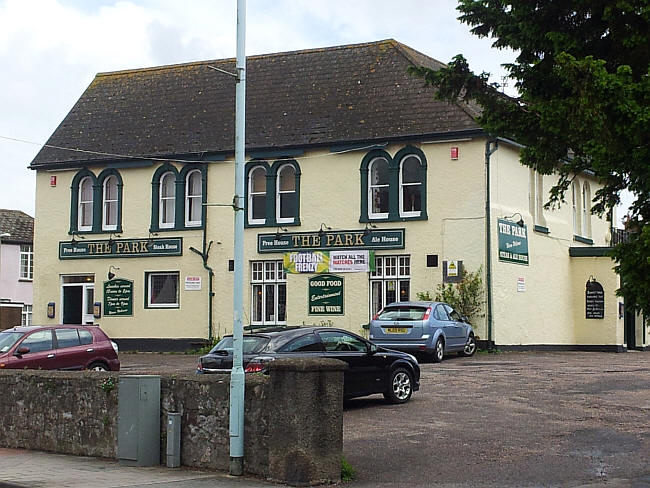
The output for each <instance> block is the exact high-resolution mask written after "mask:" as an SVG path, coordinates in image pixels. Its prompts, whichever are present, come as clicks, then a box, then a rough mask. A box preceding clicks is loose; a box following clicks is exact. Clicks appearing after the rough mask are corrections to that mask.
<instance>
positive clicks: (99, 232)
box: [68, 227, 123, 236]
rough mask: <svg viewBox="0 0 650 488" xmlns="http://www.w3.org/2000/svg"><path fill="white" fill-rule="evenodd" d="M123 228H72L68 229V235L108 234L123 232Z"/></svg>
mask: <svg viewBox="0 0 650 488" xmlns="http://www.w3.org/2000/svg"><path fill="white" fill-rule="evenodd" d="M122 232H123V231H122V228H121V227H119V228H117V229H114V230H103V229H97V230H71V231H68V235H71V236H87V235H108V234H121V233H122Z"/></svg>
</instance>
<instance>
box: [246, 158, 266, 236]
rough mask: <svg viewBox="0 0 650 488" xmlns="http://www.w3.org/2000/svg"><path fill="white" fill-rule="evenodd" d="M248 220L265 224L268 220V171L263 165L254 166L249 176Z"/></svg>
mask: <svg viewBox="0 0 650 488" xmlns="http://www.w3.org/2000/svg"><path fill="white" fill-rule="evenodd" d="M248 181H249V189H248V221H249V222H250V223H251V224H263V223H264V222H265V221H266V171H265V170H264V168H263V167H262V166H258V167H256V168H254V169H253V170H252V171H251V172H250V173H249V176H248Z"/></svg>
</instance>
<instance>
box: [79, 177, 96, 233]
mask: <svg viewBox="0 0 650 488" xmlns="http://www.w3.org/2000/svg"><path fill="white" fill-rule="evenodd" d="M77 216H78V218H79V222H78V225H77V230H85V231H89V230H92V229H93V180H92V179H91V178H90V177H89V176H87V177H85V178H83V179H82V180H81V182H80V183H79V207H78V212H77Z"/></svg>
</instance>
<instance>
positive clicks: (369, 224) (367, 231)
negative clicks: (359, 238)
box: [363, 222, 377, 237]
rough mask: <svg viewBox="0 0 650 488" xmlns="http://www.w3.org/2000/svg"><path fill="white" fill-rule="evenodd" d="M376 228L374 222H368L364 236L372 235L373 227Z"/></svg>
mask: <svg viewBox="0 0 650 488" xmlns="http://www.w3.org/2000/svg"><path fill="white" fill-rule="evenodd" d="M376 228H377V226H376V225H375V224H372V223H370V222H368V223H367V224H366V227H365V229H363V235H364V237H365V236H367V235H370V234H371V233H372V229H376Z"/></svg>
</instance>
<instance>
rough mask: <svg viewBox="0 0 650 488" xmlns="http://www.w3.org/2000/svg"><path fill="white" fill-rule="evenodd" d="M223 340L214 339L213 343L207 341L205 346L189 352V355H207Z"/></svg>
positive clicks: (219, 338)
mask: <svg viewBox="0 0 650 488" xmlns="http://www.w3.org/2000/svg"><path fill="white" fill-rule="evenodd" d="M220 340H221V337H213V338H212V340H211V341H206V342H205V345H203V346H201V347H199V348H198V349H196V350H194V351H188V354H207V353H209V352H210V351H211V350H212V348H213V347H214V346H216V345H217V343H218V342H219V341H220Z"/></svg>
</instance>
